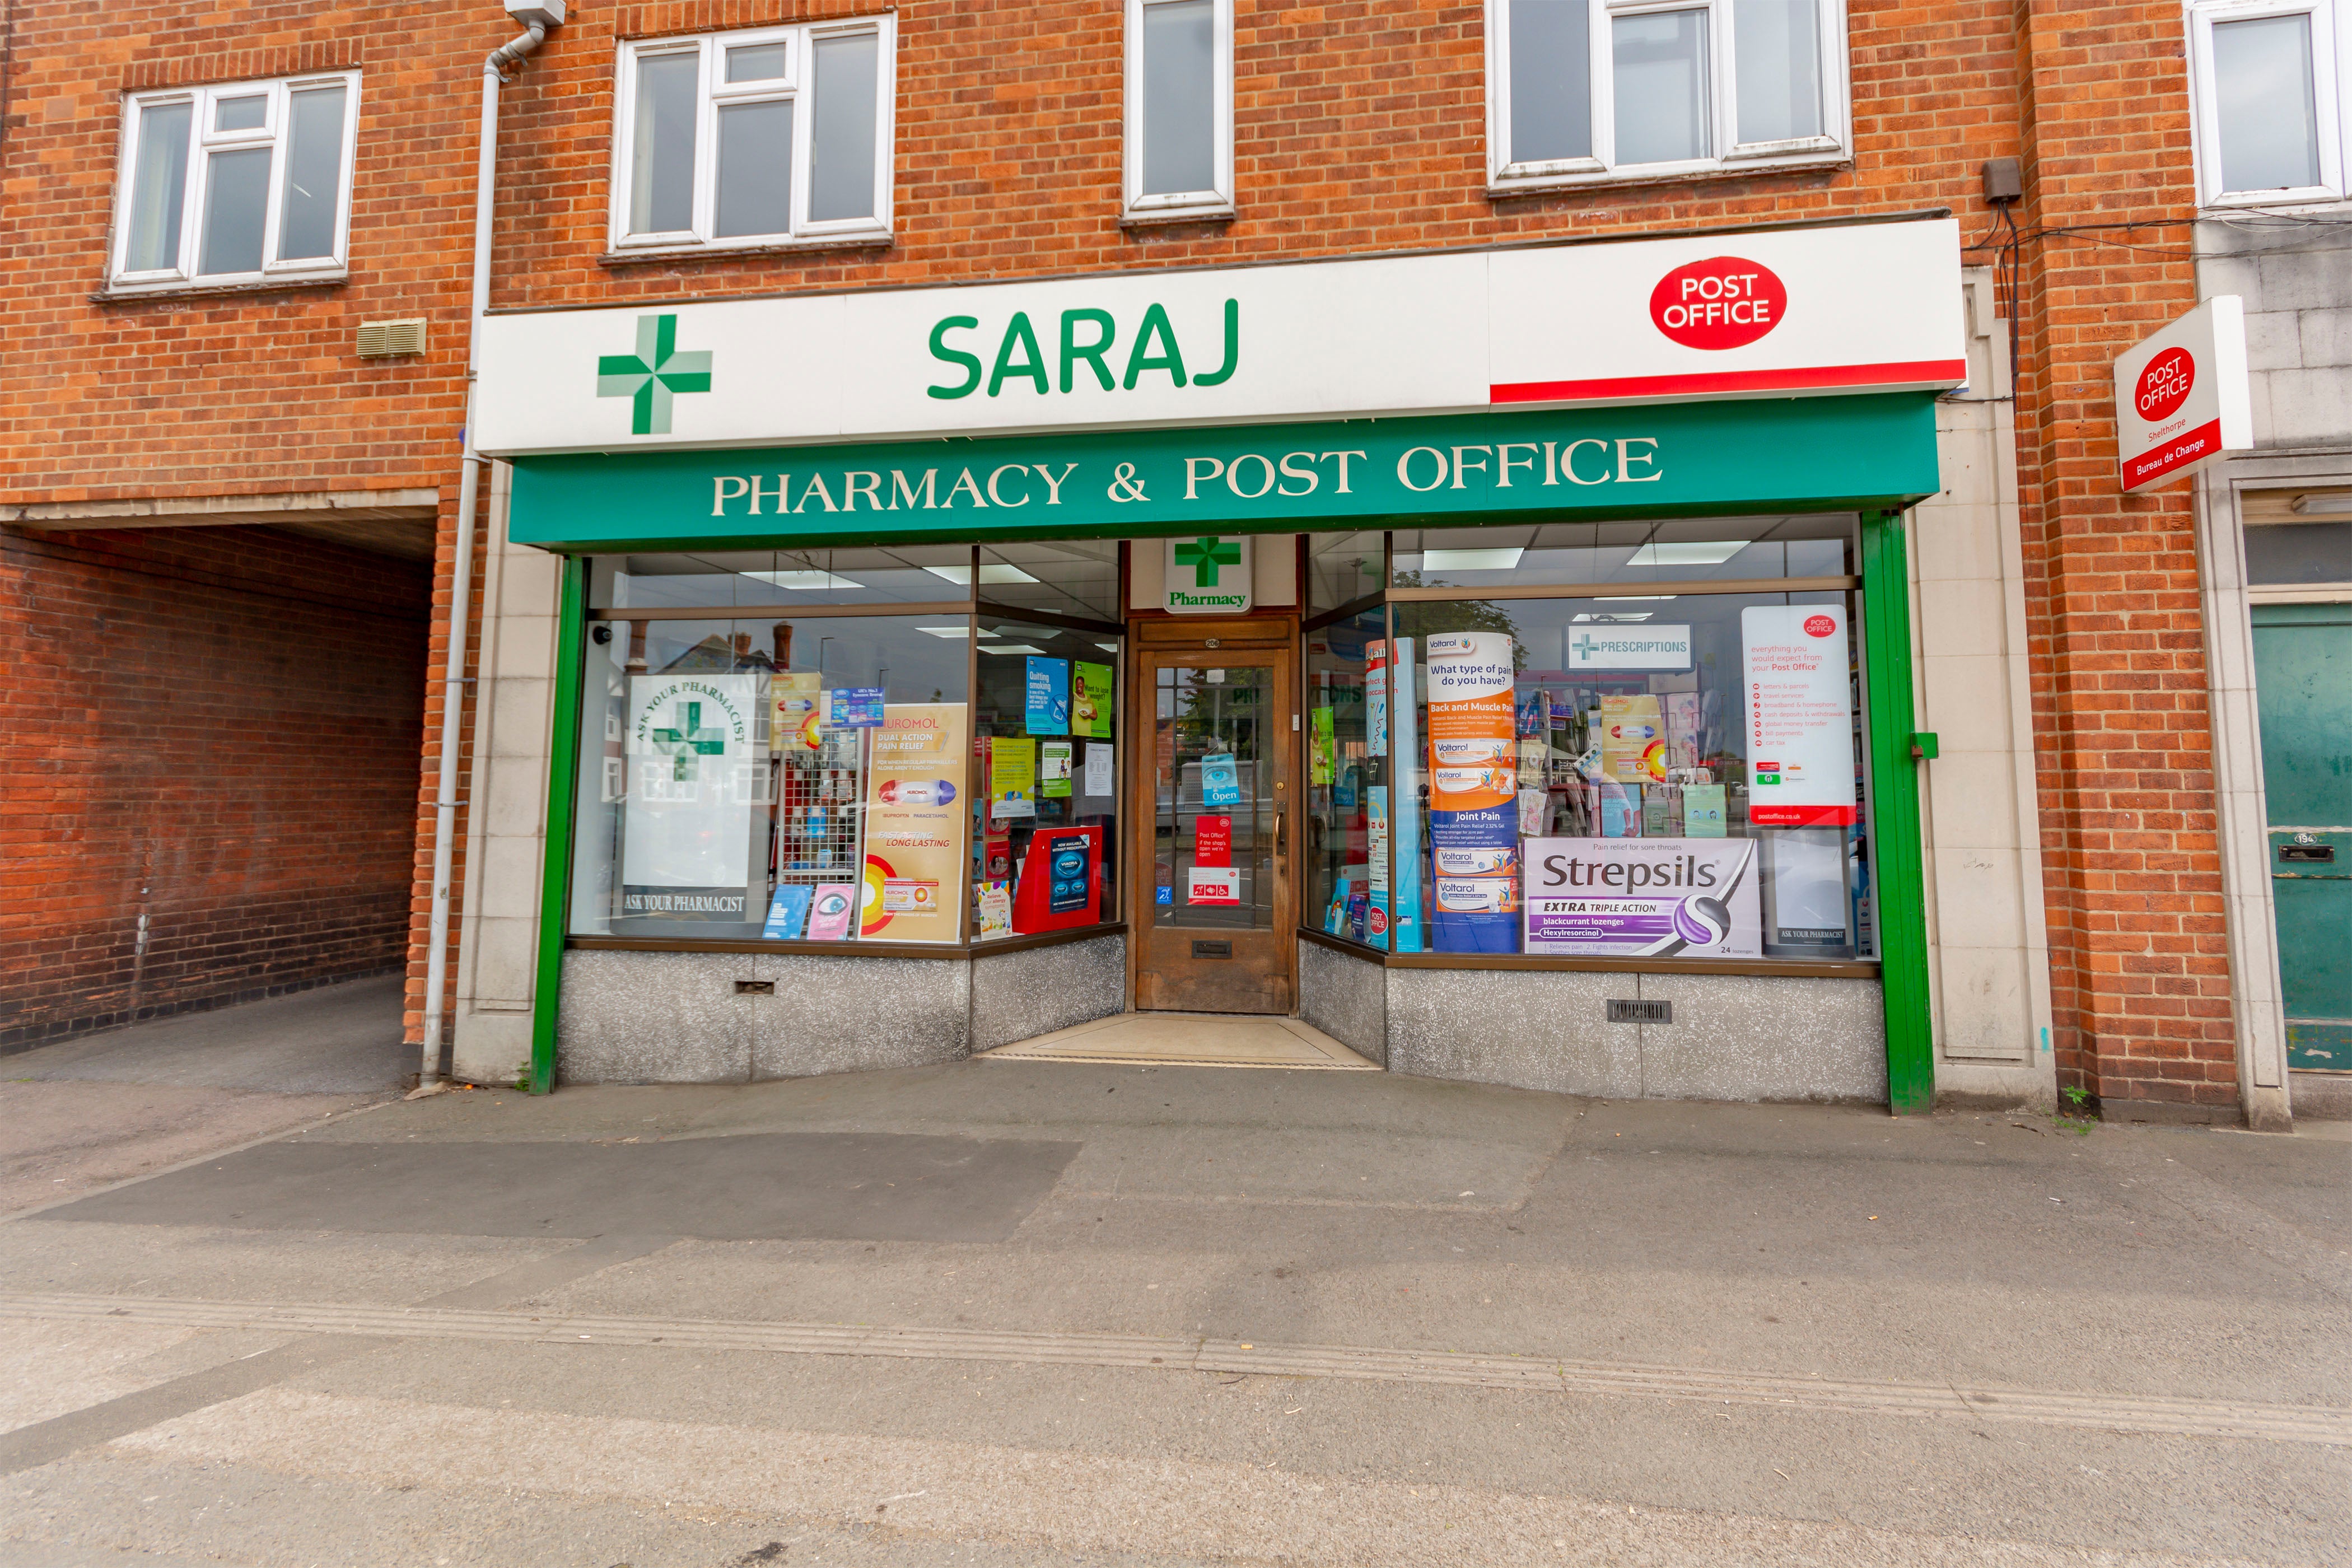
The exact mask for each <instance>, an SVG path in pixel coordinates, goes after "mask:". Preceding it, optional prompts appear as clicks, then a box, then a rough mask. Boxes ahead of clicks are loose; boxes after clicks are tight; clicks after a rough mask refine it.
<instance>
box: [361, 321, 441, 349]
mask: <svg viewBox="0 0 2352 1568" xmlns="http://www.w3.org/2000/svg"><path fill="white" fill-rule="evenodd" d="M424 352H425V318H424V317H422V316H412V317H410V318H409V319H408V320H407V321H362V323H361V324H360V342H359V355H360V358H362V359H392V358H394V357H395V356H397V355H400V354H421V353H424Z"/></svg>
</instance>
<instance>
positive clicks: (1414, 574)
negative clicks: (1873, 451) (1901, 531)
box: [1391, 512, 1858, 591]
mask: <svg viewBox="0 0 2352 1568" xmlns="http://www.w3.org/2000/svg"><path fill="white" fill-rule="evenodd" d="M1857 521H1858V520H1857V519H1856V518H1855V516H1854V514H1853V513H1852V512H1813V513H1801V514H1798V515H1796V516H1791V517H1703V518H1672V519H1665V520H1661V521H1632V522H1563V523H1547V524H1528V523H1520V524H1516V525H1513V526H1509V527H1490V528H1446V529H1400V530H1398V531H1397V532H1396V534H1395V535H1394V539H1395V545H1396V556H1395V565H1394V568H1393V571H1392V573H1391V585H1392V586H1394V587H1398V588H1462V589H1485V590H1488V591H1492V590H1494V589H1496V588H1504V587H1519V586H1522V585H1528V584H1561V585H1564V586H1577V587H1586V586H1591V585H1596V584H1603V583H1634V582H1642V583H1652V582H1657V583H1704V582H1709V581H1713V582H1724V583H1728V582H1748V581H1753V580H1756V579H1759V578H1768V577H1843V576H1848V575H1851V574H1853V572H1854V571H1855V570H1856V567H1855V565H1854V563H1853V562H1854V557H1853V551H1854V537H1855V528H1856V525H1857Z"/></svg>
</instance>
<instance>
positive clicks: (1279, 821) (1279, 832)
mask: <svg viewBox="0 0 2352 1568" xmlns="http://www.w3.org/2000/svg"><path fill="white" fill-rule="evenodd" d="M1289 853H1290V813H1288V812H1286V811H1285V810H1283V809H1282V807H1280V806H1279V805H1277V806H1276V807H1275V808H1274V858H1276V859H1277V860H1279V859H1281V858H1283V857H1284V856H1286V855H1288V854H1289Z"/></svg>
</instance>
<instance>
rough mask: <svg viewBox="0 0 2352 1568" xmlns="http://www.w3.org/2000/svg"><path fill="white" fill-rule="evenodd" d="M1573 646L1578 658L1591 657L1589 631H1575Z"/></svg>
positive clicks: (1590, 635) (1590, 636)
mask: <svg viewBox="0 0 2352 1568" xmlns="http://www.w3.org/2000/svg"><path fill="white" fill-rule="evenodd" d="M1574 647H1575V648H1576V653H1577V657H1578V658H1591V657H1592V634H1591V632H1579V633H1577V634H1576V642H1575V644H1574Z"/></svg>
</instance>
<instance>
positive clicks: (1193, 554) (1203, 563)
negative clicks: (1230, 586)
mask: <svg viewBox="0 0 2352 1568" xmlns="http://www.w3.org/2000/svg"><path fill="white" fill-rule="evenodd" d="M1241 563H1242V547H1241V546H1240V545H1238V544H1228V543H1226V542H1224V541H1223V540H1222V539H1219V538H1217V537H1216V536H1215V535H1213V534H1210V535H1207V536H1204V537H1202V538H1200V539H1195V540H1192V541H1191V542H1187V543H1184V544H1180V545H1178V546H1177V547H1176V564H1177V565H1179V566H1190V567H1191V568H1192V586H1194V587H1195V588H1213V587H1215V586H1216V585H1217V568H1218V567H1220V566H1238V565H1240V564H1241Z"/></svg>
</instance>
